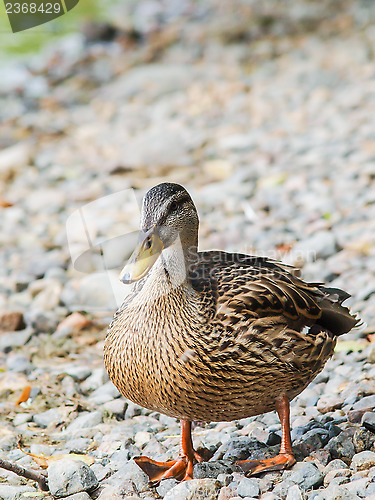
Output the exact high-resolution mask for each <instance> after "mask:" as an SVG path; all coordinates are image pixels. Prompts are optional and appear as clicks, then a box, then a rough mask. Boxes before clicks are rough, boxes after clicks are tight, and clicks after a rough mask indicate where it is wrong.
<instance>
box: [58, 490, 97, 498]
mask: <svg viewBox="0 0 375 500" xmlns="http://www.w3.org/2000/svg"><path fill="white" fill-rule="evenodd" d="M64 498H65V499H66V500H91V497H90V495H89V494H88V493H86V491H81V492H80V493H74V495H69V496H67V497H64Z"/></svg>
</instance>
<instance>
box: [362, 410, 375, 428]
mask: <svg viewBox="0 0 375 500" xmlns="http://www.w3.org/2000/svg"><path fill="white" fill-rule="evenodd" d="M361 425H362V426H363V427H366V429H368V430H369V431H371V432H375V413H374V412H372V411H371V412H370V411H366V413H364V414H363V417H362V420H361Z"/></svg>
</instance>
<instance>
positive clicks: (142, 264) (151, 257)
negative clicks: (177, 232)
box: [120, 228, 164, 284]
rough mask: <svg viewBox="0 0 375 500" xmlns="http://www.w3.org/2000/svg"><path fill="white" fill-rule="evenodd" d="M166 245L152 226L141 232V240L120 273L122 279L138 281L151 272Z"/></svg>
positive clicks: (124, 280) (128, 281) (126, 281)
mask: <svg viewBox="0 0 375 500" xmlns="http://www.w3.org/2000/svg"><path fill="white" fill-rule="evenodd" d="M163 248H164V245H163V242H162V241H161V239H160V238H159V236H158V235H157V234H156V232H155V228H152V229H151V230H150V231H147V233H143V232H140V233H139V241H138V244H137V246H136V248H135V250H134V252H133V253H132V254H131V256H130V259H129V260H128V262H127V263H126V265H125V267H124V268H123V270H122V271H121V273H120V280H121V281H122V282H123V283H126V284H129V283H134V281H138V280H140V279H141V278H143V277H144V276H146V274H147V273H148V272H149V270H150V269H151V268H152V266H153V265H154V264H155V262H156V261H157V259H158V257H159V255H160V254H161V251H162V250H163Z"/></svg>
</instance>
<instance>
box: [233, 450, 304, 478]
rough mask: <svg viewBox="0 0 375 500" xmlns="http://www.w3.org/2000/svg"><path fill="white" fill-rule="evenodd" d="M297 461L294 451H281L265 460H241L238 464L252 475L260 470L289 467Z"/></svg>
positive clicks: (267, 470)
mask: <svg viewBox="0 0 375 500" xmlns="http://www.w3.org/2000/svg"><path fill="white" fill-rule="evenodd" d="M295 463H296V460H295V458H294V455H293V454H292V453H280V454H279V455H277V456H276V457H274V458H266V459H265V460H239V461H238V462H237V464H238V465H239V466H240V467H241V469H242V470H243V471H244V472H248V473H249V474H246V475H248V476H251V475H253V474H259V473H260V472H270V471H275V470H283V469H288V467H291V466H292V465H294V464H295Z"/></svg>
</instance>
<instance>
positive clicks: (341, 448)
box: [326, 428, 355, 463]
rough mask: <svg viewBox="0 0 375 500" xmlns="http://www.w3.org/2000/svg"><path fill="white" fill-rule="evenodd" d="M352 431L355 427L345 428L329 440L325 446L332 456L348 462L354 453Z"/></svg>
mask: <svg viewBox="0 0 375 500" xmlns="http://www.w3.org/2000/svg"><path fill="white" fill-rule="evenodd" d="M354 432H355V429H352V428H349V429H346V430H344V431H343V432H341V433H340V434H339V435H338V436H336V437H334V438H332V439H331V440H330V441H329V443H328V444H327V445H326V448H327V450H328V451H329V452H330V453H331V455H332V457H333V458H340V459H342V460H343V461H344V462H345V461H348V463H349V462H350V460H351V459H352V458H353V456H354V455H355V448H354V444H353V436H354Z"/></svg>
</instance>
